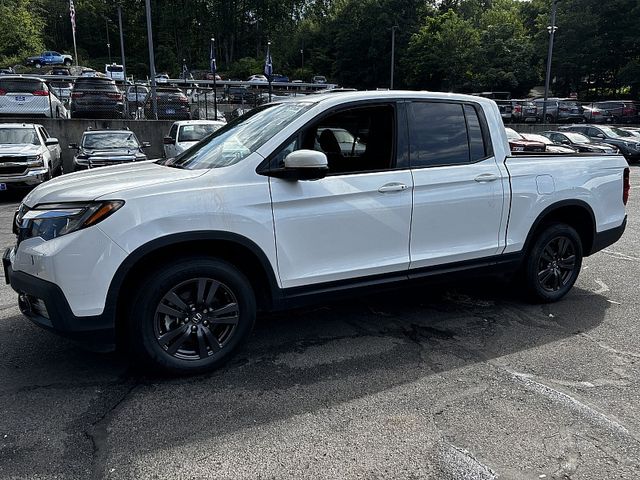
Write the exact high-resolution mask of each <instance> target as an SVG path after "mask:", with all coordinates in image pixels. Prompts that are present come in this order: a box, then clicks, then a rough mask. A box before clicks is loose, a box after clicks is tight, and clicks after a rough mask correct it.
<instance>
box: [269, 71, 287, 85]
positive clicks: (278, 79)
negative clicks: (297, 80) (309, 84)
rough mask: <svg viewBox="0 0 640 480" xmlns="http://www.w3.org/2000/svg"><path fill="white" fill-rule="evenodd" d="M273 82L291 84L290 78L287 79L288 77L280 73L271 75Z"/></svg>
mask: <svg viewBox="0 0 640 480" xmlns="http://www.w3.org/2000/svg"><path fill="white" fill-rule="evenodd" d="M271 81H273V82H281V83H289V77H287V76H286V75H281V74H279V73H274V74H273V75H271Z"/></svg>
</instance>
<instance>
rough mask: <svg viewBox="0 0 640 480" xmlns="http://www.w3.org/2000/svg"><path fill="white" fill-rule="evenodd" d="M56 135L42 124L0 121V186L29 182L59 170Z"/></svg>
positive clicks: (36, 181) (44, 177) (3, 188)
mask: <svg viewBox="0 0 640 480" xmlns="http://www.w3.org/2000/svg"><path fill="white" fill-rule="evenodd" d="M60 154H61V149H60V144H59V142H58V139H57V138H53V137H51V136H49V133H47V131H46V130H45V128H44V127H43V126H42V125H37V124H33V123H0V190H7V187H12V186H14V187H15V186H33V185H37V184H39V183H42V182H44V181H46V180H49V179H50V178H51V177H53V176H55V175H57V174H59V173H62V159H61V156H60Z"/></svg>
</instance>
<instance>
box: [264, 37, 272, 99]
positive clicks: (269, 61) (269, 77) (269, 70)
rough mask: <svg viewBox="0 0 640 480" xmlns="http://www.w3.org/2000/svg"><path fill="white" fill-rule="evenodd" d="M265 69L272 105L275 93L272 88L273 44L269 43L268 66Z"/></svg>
mask: <svg viewBox="0 0 640 480" xmlns="http://www.w3.org/2000/svg"><path fill="white" fill-rule="evenodd" d="M265 69H267V70H268V73H267V72H265V73H267V80H268V81H269V103H271V94H272V92H273V90H272V86H271V80H272V77H273V62H272V60H271V42H267V65H266V66H265Z"/></svg>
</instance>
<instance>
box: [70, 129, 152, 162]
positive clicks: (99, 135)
mask: <svg viewBox="0 0 640 480" xmlns="http://www.w3.org/2000/svg"><path fill="white" fill-rule="evenodd" d="M150 146H151V144H150V143H148V142H142V143H140V142H139V141H138V137H136V134H135V133H133V132H132V131H130V130H87V131H86V132H84V133H83V134H82V139H81V140H80V144H75V143H70V144H69V148H71V149H73V150H76V154H75V155H74V157H73V171H74V172H75V171H78V170H88V169H91V168H96V167H105V166H108V165H116V164H118V163H132V162H142V161H144V160H146V159H147V156H146V154H145V153H144V151H143V149H144V148H147V147H150Z"/></svg>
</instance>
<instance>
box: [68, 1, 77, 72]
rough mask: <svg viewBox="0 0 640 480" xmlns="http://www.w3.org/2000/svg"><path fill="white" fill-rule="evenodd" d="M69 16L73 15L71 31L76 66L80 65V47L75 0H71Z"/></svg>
mask: <svg viewBox="0 0 640 480" xmlns="http://www.w3.org/2000/svg"><path fill="white" fill-rule="evenodd" d="M69 16H70V17H71V32H72V34H73V58H74V59H75V61H76V67H77V66H78V47H77V45H76V8H75V7H74V5H73V0H69Z"/></svg>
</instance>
